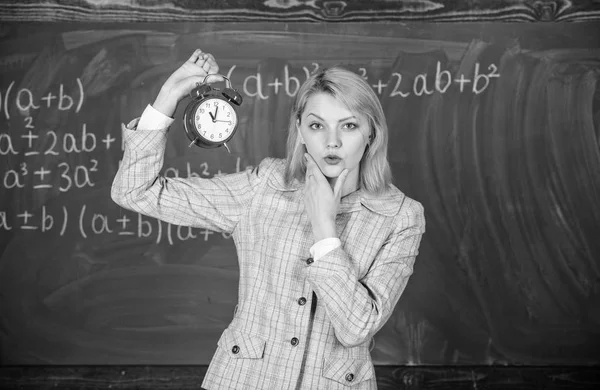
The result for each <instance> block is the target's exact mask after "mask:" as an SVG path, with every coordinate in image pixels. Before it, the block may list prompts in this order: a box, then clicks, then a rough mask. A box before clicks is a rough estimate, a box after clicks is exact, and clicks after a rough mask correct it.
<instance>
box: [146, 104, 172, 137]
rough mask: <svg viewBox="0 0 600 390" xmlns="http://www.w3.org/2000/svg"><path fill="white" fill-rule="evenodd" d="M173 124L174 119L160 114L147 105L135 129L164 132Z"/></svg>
mask: <svg viewBox="0 0 600 390" xmlns="http://www.w3.org/2000/svg"><path fill="white" fill-rule="evenodd" d="M173 122H175V119H173V118H171V117H168V116H166V115H165V114H163V113H162V112H160V111H158V110H157V109H156V108H154V107H152V105H150V104H148V105H147V106H146V109H145V110H144V112H143V113H142V116H141V118H140V121H139V123H138V124H137V128H138V129H140V130H151V131H156V130H164V129H167V128H168V127H169V126H171V125H172V124H173Z"/></svg>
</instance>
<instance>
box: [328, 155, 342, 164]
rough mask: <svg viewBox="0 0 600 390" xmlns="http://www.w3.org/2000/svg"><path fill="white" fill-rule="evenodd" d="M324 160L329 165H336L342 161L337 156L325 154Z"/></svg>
mask: <svg viewBox="0 0 600 390" xmlns="http://www.w3.org/2000/svg"><path fill="white" fill-rule="evenodd" d="M324 160H325V162H326V163H327V164H329V165H337V164H339V163H340V162H341V161H342V159H341V158H340V157H338V156H327V157H325V158H324Z"/></svg>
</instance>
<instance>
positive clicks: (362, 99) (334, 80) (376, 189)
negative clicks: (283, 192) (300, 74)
mask: <svg viewBox="0 0 600 390" xmlns="http://www.w3.org/2000/svg"><path fill="white" fill-rule="evenodd" d="M320 92H322V93H327V94H329V95H331V96H332V97H333V98H335V99H337V100H339V101H340V102H341V103H342V104H344V105H345V106H346V107H347V108H348V109H349V110H350V111H352V112H356V113H361V114H363V115H365V116H366V117H367V119H368V123H369V127H370V130H371V133H370V134H371V135H370V142H369V144H368V146H367V147H366V149H365V153H364V155H363V157H362V159H361V161H360V168H359V185H360V187H361V188H362V189H363V190H365V191H367V192H370V193H374V194H375V193H382V192H385V191H386V190H387V188H388V186H389V185H390V184H391V182H392V173H391V169H390V164H389V162H388V159H387V144H388V128H387V123H386V121H385V114H384V113H383V108H382V107H381V103H380V102H379V99H378V97H377V95H376V94H375V92H374V91H373V89H372V88H371V86H369V84H367V83H366V82H365V81H364V80H363V79H362V78H361V77H360V76H359V75H357V74H356V73H354V72H351V71H349V70H346V69H344V68H342V67H339V66H334V67H331V68H326V69H322V70H320V71H318V72H317V73H315V74H313V75H312V76H310V77H309V78H308V79H307V80H306V81H305V82H304V84H302V86H301V87H300V88H299V90H298V93H297V94H296V97H295V99H294V102H293V104H292V110H291V112H290V120H289V125H288V139H287V161H286V168H285V182H286V184H287V185H289V184H291V183H292V182H293V180H294V179H297V180H299V181H300V182H303V181H304V176H305V174H306V164H305V163H304V160H303V156H304V153H305V149H304V145H303V144H302V143H301V142H300V137H299V134H298V133H299V131H298V126H297V123H299V122H300V118H301V117H302V113H303V111H304V108H305V107H306V102H307V101H308V99H309V98H310V97H311V96H312V95H314V94H316V93H320Z"/></svg>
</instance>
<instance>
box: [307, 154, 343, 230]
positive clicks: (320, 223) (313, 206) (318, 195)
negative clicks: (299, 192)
mask: <svg viewBox="0 0 600 390" xmlns="http://www.w3.org/2000/svg"><path fill="white" fill-rule="evenodd" d="M304 158H305V159H306V160H305V161H306V176H305V186H304V207H305V209H306V212H307V214H308V219H309V220H310V223H311V225H312V229H313V236H314V238H315V241H320V240H322V239H324V238H330V237H337V232H336V229H335V217H336V215H337V212H338V209H339V207H340V199H341V197H342V188H343V186H344V181H345V180H346V176H348V170H347V169H345V170H343V171H342V173H341V174H340V176H339V177H338V178H337V180H336V183H335V185H334V188H333V189H332V188H331V185H330V184H329V182H328V181H327V178H326V177H325V175H323V172H321V169H320V168H319V166H318V165H317V163H316V162H315V160H314V159H313V157H312V156H311V155H310V154H309V153H306V154H305V155H304Z"/></svg>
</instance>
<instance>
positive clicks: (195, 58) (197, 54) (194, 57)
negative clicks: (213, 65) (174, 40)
mask: <svg viewBox="0 0 600 390" xmlns="http://www.w3.org/2000/svg"><path fill="white" fill-rule="evenodd" d="M201 57H202V50H201V49H196V50H194V52H193V53H192V55H191V56H190V59H189V60H188V61H190V62H193V63H196V62H197V61H198V59H200V58H201Z"/></svg>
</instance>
